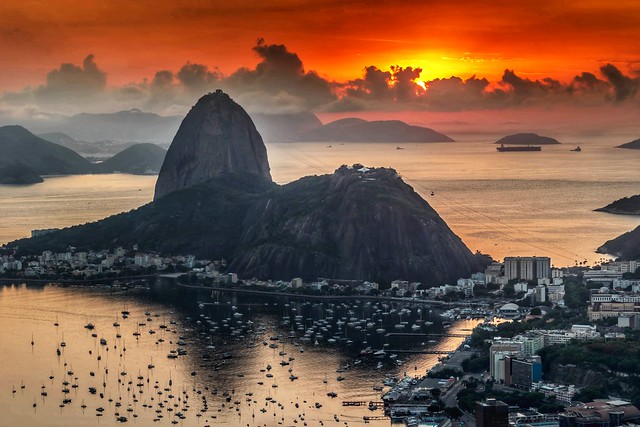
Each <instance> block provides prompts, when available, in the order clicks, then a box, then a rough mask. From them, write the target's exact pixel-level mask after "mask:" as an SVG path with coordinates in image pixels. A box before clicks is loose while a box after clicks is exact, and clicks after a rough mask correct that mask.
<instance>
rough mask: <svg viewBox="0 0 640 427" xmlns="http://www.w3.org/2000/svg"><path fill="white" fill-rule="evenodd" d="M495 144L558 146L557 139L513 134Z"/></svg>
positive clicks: (531, 134) (530, 134)
mask: <svg viewBox="0 0 640 427" xmlns="http://www.w3.org/2000/svg"><path fill="white" fill-rule="evenodd" d="M495 143H496V144H504V145H553V144H560V143H559V142H558V140H557V139H553V138H550V137H548V136H540V135H537V134H535V133H515V134H513V135H507V136H505V137H504V138H500V139H499V140H497V141H496V142H495Z"/></svg>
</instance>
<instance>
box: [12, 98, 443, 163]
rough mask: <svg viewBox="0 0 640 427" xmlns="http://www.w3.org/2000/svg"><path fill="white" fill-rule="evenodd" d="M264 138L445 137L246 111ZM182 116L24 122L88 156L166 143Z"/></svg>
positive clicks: (135, 112)
mask: <svg viewBox="0 0 640 427" xmlns="http://www.w3.org/2000/svg"><path fill="white" fill-rule="evenodd" d="M250 116H251V118H252V120H253V122H254V124H255V126H256V129H257V130H258V132H259V133H260V134H261V135H262V138H263V141H265V142H299V141H320V142H328V141H344V142H363V141H364V142H450V141H452V139H451V138H449V137H448V136H446V135H443V134H441V133H438V132H436V131H434V130H432V129H429V128H424V127H420V126H411V125H408V124H406V123H404V122H401V121H398V120H388V121H372V122H368V121H366V120H362V119H355V118H350V119H342V120H337V121H335V122H332V123H329V124H327V125H324V126H323V124H322V122H321V121H320V120H319V119H318V117H317V116H316V115H315V114H313V113H312V112H300V113H291V114H267V113H251V114H250ZM182 119H183V117H182V116H178V115H175V116H160V115H158V114H155V113H149V112H144V111H141V110H139V109H135V108H134V109H131V110H125V111H118V112H115V113H100V114H94V113H80V114H76V115H73V116H60V115H57V116H47V119H46V120H37V119H31V121H28V122H25V123H24V125H25V127H28V128H29V129H32V130H35V131H36V133H38V134H39V135H40V136H41V137H42V138H44V139H47V140H49V141H52V142H55V143H56V144H60V145H63V146H65V147H67V148H71V149H73V150H74V151H76V152H78V153H80V154H82V155H84V156H93V157H110V156H113V155H114V154H115V153H117V152H119V151H122V150H124V149H125V148H127V147H129V146H131V145H133V144H134V143H138V142H151V143H154V144H157V145H160V146H161V147H163V148H168V146H169V143H170V141H171V140H172V139H173V136H174V135H175V133H176V131H177V130H178V127H179V126H180V123H181V121H182Z"/></svg>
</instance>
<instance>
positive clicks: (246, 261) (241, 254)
mask: <svg viewBox="0 0 640 427" xmlns="http://www.w3.org/2000/svg"><path fill="white" fill-rule="evenodd" d="M234 252H235V253H234V256H233V257H232V262H231V265H230V269H231V270H232V271H242V272H243V274H244V275H246V276H247V277H253V276H256V277H274V278H275V277H280V278H292V277H296V276H300V277H303V278H305V279H315V278H317V277H327V278H344V279H361V280H373V281H380V282H383V283H389V282H390V281H392V280H394V279H398V278H405V279H406V280H415V281H420V282H422V283H431V284H435V283H443V282H446V281H453V280H456V279H457V278H458V276H460V275H462V276H465V275H466V274H470V273H471V272H474V271H477V270H478V269H480V267H481V265H480V260H479V259H478V258H477V257H475V256H473V255H472V253H471V252H470V251H469V249H468V248H467V247H466V246H465V245H464V243H462V241H461V240H460V238H458V237H457V236H456V235H455V234H454V233H453V232H452V231H451V230H450V229H449V227H448V226H447V225H446V223H445V222H444V221H443V220H442V219H441V218H440V216H439V215H438V214H437V213H436V212H435V211H434V210H433V209H432V208H431V206H429V204H428V203H427V202H426V201H425V200H424V199H422V198H421V197H420V196H419V195H418V194H417V193H416V192H415V191H413V189H412V188H411V187H410V186H408V185H407V184H405V183H404V182H403V181H402V179H401V178H400V177H399V175H398V174H397V173H396V172H395V171H394V170H393V169H384V168H378V169H368V170H367V168H364V169H360V170H358V169H356V167H346V166H343V167H341V168H339V169H338V170H336V171H335V173H333V174H332V175H323V176H313V177H306V178H302V179H300V180H298V181H295V182H293V183H291V184H287V185H285V186H282V187H278V188H276V189H274V190H272V191H270V192H269V193H267V194H266V195H265V196H263V197H261V198H260V199H259V200H257V201H256V202H255V203H254V204H253V206H252V208H251V209H250V210H249V211H248V212H247V214H246V216H245V218H244V222H243V232H242V234H241V236H240V238H239V239H238V244H237V247H236V248H235V251H234Z"/></svg>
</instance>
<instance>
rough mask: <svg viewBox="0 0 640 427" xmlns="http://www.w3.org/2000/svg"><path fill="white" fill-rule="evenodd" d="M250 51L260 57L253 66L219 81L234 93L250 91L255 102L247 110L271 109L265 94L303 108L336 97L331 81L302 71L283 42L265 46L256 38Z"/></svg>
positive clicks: (317, 104) (301, 67)
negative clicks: (251, 68)
mask: <svg viewBox="0 0 640 427" xmlns="http://www.w3.org/2000/svg"><path fill="white" fill-rule="evenodd" d="M253 50H254V51H255V52H256V53H257V54H258V56H259V57H260V63H258V65H256V68H255V69H254V70H250V69H248V68H241V69H239V70H238V71H236V72H235V73H233V74H231V75H230V76H229V77H227V78H225V79H224V81H223V82H221V83H222V84H223V86H225V87H226V88H229V90H230V91H232V92H233V93H234V94H235V93H238V94H247V93H251V94H252V96H253V97H254V100H255V102H253V103H251V104H250V106H249V108H250V109H251V108H253V109H254V110H257V111H261V112H267V113H268V112H270V111H271V112H273V110H271V107H270V106H269V105H268V104H267V105H265V104H264V100H265V96H269V95H271V96H277V97H278V98H280V99H283V98H286V99H290V100H291V101H292V102H294V104H295V105H296V106H297V107H300V108H302V109H305V110H310V109H313V108H317V107H320V106H322V105H323V104H326V103H328V102H331V101H334V100H335V99H336V95H335V94H334V93H333V91H332V85H331V83H330V82H329V81H328V80H327V79H324V78H323V77H321V76H319V75H318V74H317V73H316V72H314V71H305V70H304V68H303V65H302V61H301V60H300V58H299V57H298V55H296V54H295V53H293V52H289V51H288V50H287V48H286V47H285V46H284V45H275V44H273V45H268V44H266V43H265V42H264V40H262V39H260V40H258V42H257V44H256V46H254V48H253Z"/></svg>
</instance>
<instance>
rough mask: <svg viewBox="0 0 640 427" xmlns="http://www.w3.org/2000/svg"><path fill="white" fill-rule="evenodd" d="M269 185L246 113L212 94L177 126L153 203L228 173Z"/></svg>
mask: <svg viewBox="0 0 640 427" xmlns="http://www.w3.org/2000/svg"><path fill="white" fill-rule="evenodd" d="M236 172H242V173H250V174H253V175H256V177H257V178H259V179H263V180H268V181H271V174H270V173H269V160H268V159H267V150H266V148H265V146H264V142H263V141H262V137H261V136H260V134H259V133H258V131H257V130H256V127H255V125H254V124H253V121H252V120H251V118H250V117H249V115H248V114H247V112H246V111H245V110H244V109H243V108H242V107H241V106H240V105H238V104H237V103H235V102H234V101H233V100H232V99H231V98H230V97H229V95H227V94H226V93H224V92H222V91H221V90H219V89H218V90H216V91H215V92H211V93H208V94H206V95H205V96H203V97H202V98H200V99H199V100H198V102H197V103H196V105H194V106H193V107H192V108H191V111H189V113H188V114H187V116H186V117H185V118H184V120H183V121H182V124H181V125H180V128H179V129H178V132H177V133H176V136H175V137H174V138H173V142H172V143H171V146H170V147H169V150H168V152H167V156H166V158H165V160H164V163H163V164H162V168H161V170H160V174H159V176H158V181H157V183H156V190H155V196H154V200H157V199H159V198H161V197H164V196H165V195H167V194H169V193H172V192H174V191H178V190H182V189H185V188H188V187H192V186H194V185H196V184H200V183H202V182H205V181H207V180H209V179H211V178H214V177H218V176H221V175H225V174H228V173H236Z"/></svg>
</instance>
